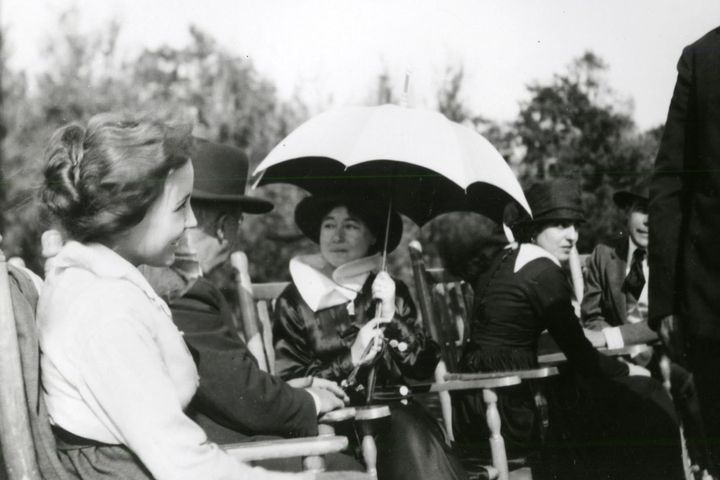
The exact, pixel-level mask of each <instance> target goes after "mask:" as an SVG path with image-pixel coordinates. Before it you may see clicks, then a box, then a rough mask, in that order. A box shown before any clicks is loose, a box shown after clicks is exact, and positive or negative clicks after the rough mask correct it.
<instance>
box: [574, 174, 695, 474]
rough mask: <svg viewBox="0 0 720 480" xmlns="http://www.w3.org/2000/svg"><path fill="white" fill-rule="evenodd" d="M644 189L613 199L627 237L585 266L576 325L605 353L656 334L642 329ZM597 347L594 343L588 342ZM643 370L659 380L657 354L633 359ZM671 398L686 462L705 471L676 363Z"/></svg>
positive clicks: (644, 184)
mask: <svg viewBox="0 0 720 480" xmlns="http://www.w3.org/2000/svg"><path fill="white" fill-rule="evenodd" d="M648 187H649V185H648V181H647V180H643V181H641V182H640V183H638V184H637V185H636V186H634V187H633V188H631V189H629V190H620V191H617V192H615V194H614V195H613V201H614V202H615V205H617V207H618V208H620V209H622V210H624V211H625V218H626V224H625V225H626V229H627V235H626V236H622V237H621V238H619V239H618V240H617V241H616V242H615V243H614V244H612V245H605V244H599V245H598V246H597V247H595V250H593V252H592V255H591V256H590V259H589V261H588V264H587V274H586V279H585V291H584V294H583V299H582V306H581V312H582V322H583V326H584V327H585V328H587V329H589V330H598V331H600V332H602V334H603V336H602V337H601V338H604V345H600V346H607V348H610V349H613V348H622V347H623V346H625V345H632V344H638V343H652V342H655V341H656V340H658V335H657V333H656V332H655V331H654V330H652V329H651V328H650V327H649V325H648V306H649V305H648V303H649V302H648V280H649V274H650V272H649V269H648V261H647V255H648V246H649V245H648V244H649V235H648V198H649V188H648ZM593 343H594V344H595V345H596V346H598V342H597V341H595V342H593ZM634 360H635V362H636V363H639V364H641V365H644V366H647V368H648V369H649V370H650V372H651V373H652V375H653V377H655V378H657V379H658V380H660V381H662V375H661V373H660V368H659V360H660V355H659V353H658V352H652V351H651V352H650V354H648V355H642V356H640V357H638V358H636V359H634ZM670 381H671V385H672V394H673V399H674V400H675V403H676V406H677V408H678V410H679V413H680V416H681V418H682V421H683V423H684V425H685V429H686V431H687V434H688V447H689V449H690V454H691V457H692V460H693V461H694V462H695V463H697V464H700V465H702V466H706V458H705V455H706V454H705V451H704V448H703V447H701V445H703V440H701V439H702V436H703V435H702V422H701V420H700V415H699V404H698V399H697V394H696V392H695V386H694V383H693V380H692V375H691V374H690V372H688V371H687V370H686V369H685V368H683V367H681V366H680V365H678V364H676V363H671V366H670Z"/></svg>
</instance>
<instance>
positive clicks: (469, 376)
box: [445, 366, 560, 381]
mask: <svg viewBox="0 0 720 480" xmlns="http://www.w3.org/2000/svg"><path fill="white" fill-rule="evenodd" d="M559 374H560V372H559V371H558V369H557V367H552V366H548V367H540V368H533V369H529V370H514V371H511V372H510V371H508V372H477V373H448V374H446V375H445V380H447V381H451V380H461V381H468V380H486V379H489V378H499V377H507V376H516V377H520V379H521V380H534V379H537V378H548V377H554V376H555V375H559Z"/></svg>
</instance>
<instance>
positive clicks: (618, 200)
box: [613, 178, 650, 208]
mask: <svg viewBox="0 0 720 480" xmlns="http://www.w3.org/2000/svg"><path fill="white" fill-rule="evenodd" d="M613 201H614V202H615V205H617V206H618V207H620V208H628V207H630V206H632V205H633V204H634V203H639V204H640V205H645V206H646V207H647V204H648V202H649V201H650V179H649V178H644V179H642V180H641V181H639V182H638V183H637V184H636V185H634V186H633V187H631V188H629V189H628V190H618V191H617V192H615V194H614V195H613Z"/></svg>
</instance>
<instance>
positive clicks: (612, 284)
mask: <svg viewBox="0 0 720 480" xmlns="http://www.w3.org/2000/svg"><path fill="white" fill-rule="evenodd" d="M628 247H629V246H628V239H627V238H622V239H620V240H618V242H617V243H616V244H615V245H614V246H608V245H603V244H600V245H598V246H597V247H595V250H593V252H592V255H591V256H590V259H589V260H588V264H587V273H586V279H585V292H584V293H583V301H582V321H583V325H584V326H585V327H586V328H590V329H593V330H602V329H603V328H607V327H620V334H621V335H622V338H623V342H625V344H626V345H631V344H634V343H647V342H652V341H654V340H657V338H658V337H657V334H656V333H655V332H654V331H652V330H651V329H650V327H649V326H648V323H647V322H638V323H628V321H627V302H626V298H625V293H624V292H623V291H622V285H623V282H624V281H625V270H626V268H627V254H628ZM650 278H652V276H651V277H650Z"/></svg>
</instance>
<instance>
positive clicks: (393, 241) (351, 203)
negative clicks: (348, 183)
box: [295, 194, 403, 254]
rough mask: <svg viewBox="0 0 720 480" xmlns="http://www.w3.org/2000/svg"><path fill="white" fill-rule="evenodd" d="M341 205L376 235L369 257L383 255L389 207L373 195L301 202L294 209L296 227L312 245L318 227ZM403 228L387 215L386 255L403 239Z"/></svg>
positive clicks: (396, 218)
mask: <svg viewBox="0 0 720 480" xmlns="http://www.w3.org/2000/svg"><path fill="white" fill-rule="evenodd" d="M340 205H343V206H345V207H347V209H348V210H349V211H350V212H351V213H353V214H354V215H357V216H358V217H360V219H361V220H362V221H363V222H365V225H367V227H368V228H369V229H370V231H371V232H372V233H373V235H375V239H376V242H375V244H374V245H372V246H371V247H370V251H369V252H368V254H374V253H377V252H380V251H382V249H383V247H384V245H385V227H386V225H387V218H388V203H387V202H386V201H383V200H381V199H379V198H377V197H376V196H373V195H362V194H357V195H343V194H333V195H313V196H310V197H305V198H303V199H302V200H301V201H300V203H298V205H297V207H295V223H296V224H297V226H298V228H299V229H300V231H301V232H303V233H304V234H305V236H306V237H308V238H309V239H310V240H312V241H313V242H315V243H319V241H320V224H321V223H322V220H323V218H325V215H327V213H328V212H329V211H330V210H332V209H333V208H335V207H337V206H340ZM402 232H403V224H402V219H401V218H400V215H398V214H397V212H395V211H393V212H391V213H390V229H389V233H388V242H387V251H388V253H389V252H392V251H393V250H395V248H396V247H397V246H398V244H399V243H400V239H401V238H402Z"/></svg>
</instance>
